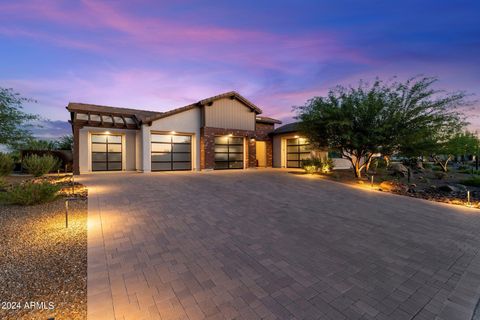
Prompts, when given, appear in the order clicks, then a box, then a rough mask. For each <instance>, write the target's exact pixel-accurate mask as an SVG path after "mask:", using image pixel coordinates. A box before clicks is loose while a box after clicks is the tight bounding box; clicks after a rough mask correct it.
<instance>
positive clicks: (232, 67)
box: [0, 0, 480, 135]
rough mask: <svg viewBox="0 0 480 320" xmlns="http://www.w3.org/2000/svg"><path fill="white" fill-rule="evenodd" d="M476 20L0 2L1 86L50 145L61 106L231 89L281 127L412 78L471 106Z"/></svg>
mask: <svg viewBox="0 0 480 320" xmlns="http://www.w3.org/2000/svg"><path fill="white" fill-rule="evenodd" d="M479 18H480V3H479V2H477V1H343V0H336V1H261V0H259V1H172V2H170V3H169V2H159V1H146V0H140V1H135V4H132V2H131V1H92V0H84V1H63V2H62V1H51V0H45V1H0V21H1V23H0V40H1V41H0V86H2V87H11V88H14V90H15V91H17V92H20V93H21V94H23V95H24V96H27V97H32V98H34V99H36V100H37V101H38V103H36V104H29V105H27V106H26V109H27V111H29V112H34V113H38V114H40V115H41V116H42V117H44V118H47V119H51V120H52V121H56V122H52V123H51V124H50V125H48V126H47V127H46V128H45V129H44V130H43V134H51V135H58V134H59V130H58V129H57V130H55V126H58V127H62V128H64V130H66V131H68V126H65V125H64V124H62V122H60V121H65V120H67V119H68V113H67V112H66V110H65V106H66V105H67V104H68V102H69V101H76V102H86V103H96V104H105V105H114V106H124V107H134V108H145V109H151V110H159V111H162V110H169V109H172V108H175V107H179V106H182V105H185V104H189V103H191V102H193V101H197V100H200V99H202V98H205V97H208V96H211V95H215V94H218V93H221V92H225V91H230V90H236V91H238V92H240V93H241V94H242V95H244V96H246V97H247V98H249V99H250V100H252V101H253V102H254V103H256V104H257V105H259V106H260V107H261V108H262V109H263V110H264V114H265V115H268V116H273V117H277V118H279V119H281V120H284V121H285V122H289V121H291V120H292V116H293V114H292V111H291V107H292V106H294V105H300V104H303V103H304V102H305V101H306V100H307V99H309V98H311V97H313V96H316V95H322V94H325V93H326V91H327V90H328V89H329V88H331V87H333V86H335V85H337V84H343V85H350V84H352V85H355V84H356V83H357V82H358V80H359V79H366V80H372V79H374V78H375V77H376V76H379V77H381V78H384V79H389V78H391V77H393V76H398V77H399V78H400V79H406V78H408V77H411V76H415V75H419V74H424V75H428V76H436V77H438V78H439V79H440V81H439V83H438V88H441V89H446V90H449V91H458V90H465V91H467V92H468V93H470V94H474V95H476V96H473V97H472V99H478V98H477V96H478V94H479V93H480V23H478V21H479ZM466 112H467V114H468V116H469V120H470V121H471V122H472V128H474V129H476V128H479V129H480V119H479V118H478V114H479V112H478V108H477V104H475V105H474V106H473V107H470V108H468V109H467V110H466Z"/></svg>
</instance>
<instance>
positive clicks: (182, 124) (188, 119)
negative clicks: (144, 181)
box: [142, 108, 201, 172]
mask: <svg viewBox="0 0 480 320" xmlns="http://www.w3.org/2000/svg"><path fill="white" fill-rule="evenodd" d="M200 119H201V113H200V108H194V109H191V110H188V111H184V112H181V113H177V114H174V115H171V116H169V117H165V118H161V119H158V120H155V121H154V122H152V125H151V126H148V125H143V126H142V137H143V141H142V142H143V150H142V152H143V170H144V171H146V172H148V171H151V153H150V134H151V133H152V132H157V133H169V132H171V131H175V132H176V133H179V134H181V133H184V134H190V135H192V149H193V150H192V151H193V152H192V170H200V143H199V141H200V126H201V121H200Z"/></svg>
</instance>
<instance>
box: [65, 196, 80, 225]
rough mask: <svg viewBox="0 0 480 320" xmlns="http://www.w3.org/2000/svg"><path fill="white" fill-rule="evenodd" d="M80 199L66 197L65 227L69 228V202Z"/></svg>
mask: <svg viewBox="0 0 480 320" xmlns="http://www.w3.org/2000/svg"><path fill="white" fill-rule="evenodd" d="M75 200H79V198H67V199H65V228H68V203H69V202H70V201H75Z"/></svg>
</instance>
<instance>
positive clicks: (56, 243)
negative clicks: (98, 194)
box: [0, 176, 87, 320]
mask: <svg viewBox="0 0 480 320" xmlns="http://www.w3.org/2000/svg"><path fill="white" fill-rule="evenodd" d="M26 179H31V177H26V176H12V177H8V178H7V183H9V184H18V183H21V182H23V181H25V180H26ZM44 179H48V180H51V181H52V182H56V183H61V184H62V185H63V186H64V189H63V190H62V192H61V195H60V196H59V197H58V198H57V199H56V200H54V201H53V202H50V203H45V204H39V205H34V206H16V205H2V204H0V247H1V248H2V250H1V251H0V303H1V306H0V319H42V320H46V319H86V309H87V304H86V302H87V301H86V300H87V197H86V189H85V188H83V186H81V185H76V189H77V192H76V193H77V195H76V198H77V199H78V200H75V201H71V202H70V204H69V207H70V210H69V213H70V214H69V227H68V228H66V227H65V196H70V197H71V196H72V194H71V184H70V177H69V176H61V177H57V176H50V177H46V178H44Z"/></svg>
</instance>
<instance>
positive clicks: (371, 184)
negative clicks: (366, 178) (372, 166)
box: [370, 174, 373, 189]
mask: <svg viewBox="0 0 480 320" xmlns="http://www.w3.org/2000/svg"><path fill="white" fill-rule="evenodd" d="M370 187H371V188H372V189H373V174H372V178H371V179H370Z"/></svg>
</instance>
